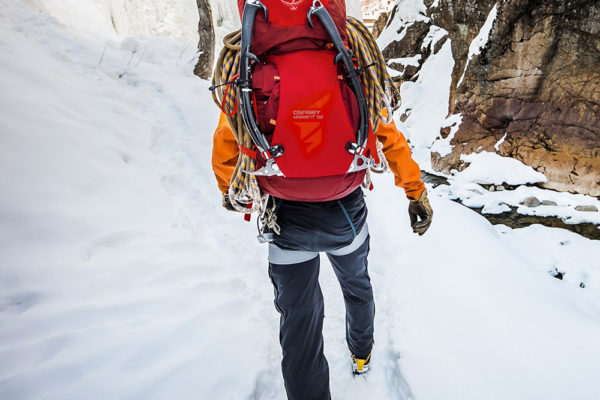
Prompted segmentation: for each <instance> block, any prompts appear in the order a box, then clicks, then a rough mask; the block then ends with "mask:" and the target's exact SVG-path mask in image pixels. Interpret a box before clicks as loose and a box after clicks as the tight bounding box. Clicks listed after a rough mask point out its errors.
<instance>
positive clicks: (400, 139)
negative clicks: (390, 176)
mask: <svg viewBox="0 0 600 400" xmlns="http://www.w3.org/2000/svg"><path fill="white" fill-rule="evenodd" d="M377 138H378V139H379V141H380V142H381V143H382V144H383V154H384V155H385V158H386V160H387V161H388V163H389V165H390V169H391V170H392V172H393V173H394V175H395V183H396V186H399V187H401V188H403V189H404V192H405V193H406V197H408V198H409V199H410V200H417V199H418V198H419V197H420V196H421V193H423V191H424V190H425V184H424V183H423V182H422V181H421V169H420V168H419V166H418V165H417V163H416V162H415V161H414V160H413V159H412V156H411V153H410V147H409V146H408V142H407V141H406V138H405V137H404V135H403V134H402V132H400V131H399V130H398V128H396V124H394V122H393V121H392V122H390V123H389V124H384V123H383V122H382V123H380V124H379V129H377Z"/></svg>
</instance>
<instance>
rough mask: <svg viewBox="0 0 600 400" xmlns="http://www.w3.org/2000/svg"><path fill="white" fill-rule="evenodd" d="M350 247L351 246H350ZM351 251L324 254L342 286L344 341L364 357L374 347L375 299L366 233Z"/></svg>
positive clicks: (342, 250) (357, 354) (353, 351)
mask: <svg viewBox="0 0 600 400" xmlns="http://www.w3.org/2000/svg"><path fill="white" fill-rule="evenodd" d="M349 247H350V246H349ZM355 247H356V246H352V248H351V249H350V250H351V252H350V253H348V254H344V249H341V251H336V252H330V253H327V256H328V257H329V260H330V261H331V264H332V265H333V269H334V271H335V274H336V275H337V278H338V280H339V282H340V286H341V287H342V292H343V294H344V302H345V304H346V341H347V342H348V347H349V349H350V351H351V352H352V354H354V355H356V356H357V357H358V358H363V359H364V358H366V357H367V356H368V355H369V354H370V353H371V349H372V348H373V325H374V320H375V301H374V300H373V288H372V287H371V280H370V278H369V273H368V270H367V264H368V262H367V256H368V254H369V236H368V235H367V237H366V238H365V239H364V242H363V243H362V244H361V245H360V246H358V248H356V249H354V248H355Z"/></svg>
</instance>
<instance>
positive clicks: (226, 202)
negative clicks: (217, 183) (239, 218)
mask: <svg viewBox="0 0 600 400" xmlns="http://www.w3.org/2000/svg"><path fill="white" fill-rule="evenodd" d="M222 204H223V207H225V209H226V210H228V211H233V212H237V210H236V209H235V208H234V207H233V205H231V201H230V200H229V195H228V194H227V193H223V200H222Z"/></svg>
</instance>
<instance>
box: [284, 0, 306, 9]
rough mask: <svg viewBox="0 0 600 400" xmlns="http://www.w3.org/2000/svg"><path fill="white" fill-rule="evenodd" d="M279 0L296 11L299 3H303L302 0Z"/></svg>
mask: <svg viewBox="0 0 600 400" xmlns="http://www.w3.org/2000/svg"><path fill="white" fill-rule="evenodd" d="M281 2H282V3H283V4H284V5H286V6H288V7H289V8H290V10H292V11H296V10H297V9H298V7H300V4H302V3H304V0H288V1H286V0H281Z"/></svg>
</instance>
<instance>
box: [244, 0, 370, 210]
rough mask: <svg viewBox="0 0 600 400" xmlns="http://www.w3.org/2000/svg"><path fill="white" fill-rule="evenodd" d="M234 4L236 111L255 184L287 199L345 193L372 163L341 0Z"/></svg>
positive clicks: (329, 197) (330, 197) (324, 197)
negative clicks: (237, 24) (238, 27)
mask: <svg viewBox="0 0 600 400" xmlns="http://www.w3.org/2000/svg"><path fill="white" fill-rule="evenodd" d="M238 6H239V10H240V16H241V19H242V39H241V46H242V49H241V53H240V77H239V84H238V88H239V98H240V109H241V112H242V115H243V118H244V123H245V125H246V128H247V129H248V131H249V133H250V136H251V137H252V141H253V143H254V145H255V146H256V150H257V151H256V161H257V162H256V171H255V172H254V175H255V176H256V178H257V180H258V183H259V185H260V187H261V189H262V190H263V191H264V192H265V193H267V194H270V195H273V196H275V197H279V198H283V199H287V200H301V201H325V200H334V199H339V198H341V197H344V196H345V195H347V194H349V193H350V192H352V191H353V190H354V189H356V188H357V187H358V186H359V185H360V184H361V183H362V182H363V179H364V175H365V170H366V169H367V168H368V167H369V166H370V165H372V163H373V160H372V159H371V158H370V157H369V151H368V150H367V148H368V147H369V146H368V145H367V143H368V139H369V138H370V137H372V136H374V135H373V134H372V130H371V129H370V122H369V121H370V119H369V116H368V109H367V104H366V99H365V95H364V91H363V90H364V89H363V87H362V84H361V82H360V79H359V72H358V69H357V67H356V65H355V60H353V58H352V54H351V52H350V50H349V49H348V43H347V37H346V4H345V1H344V0H320V1H319V0H315V1H313V0H262V1H261V0H238ZM249 150H250V149H242V151H244V152H248V151H249ZM250 151H251V153H252V154H253V153H254V151H253V150H250Z"/></svg>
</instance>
